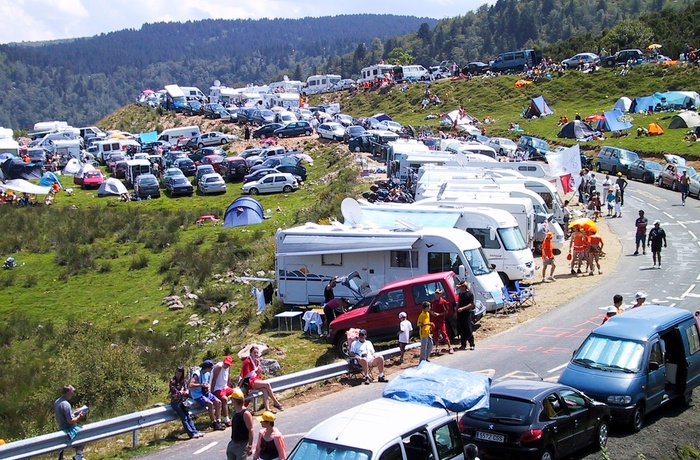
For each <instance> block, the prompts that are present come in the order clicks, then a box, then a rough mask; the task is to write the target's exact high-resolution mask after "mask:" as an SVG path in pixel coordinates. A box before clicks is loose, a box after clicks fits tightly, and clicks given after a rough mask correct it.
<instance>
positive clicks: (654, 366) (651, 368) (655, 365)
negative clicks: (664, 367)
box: [649, 361, 660, 372]
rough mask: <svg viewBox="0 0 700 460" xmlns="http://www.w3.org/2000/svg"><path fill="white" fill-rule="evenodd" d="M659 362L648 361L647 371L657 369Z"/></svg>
mask: <svg viewBox="0 0 700 460" xmlns="http://www.w3.org/2000/svg"><path fill="white" fill-rule="evenodd" d="M659 367H660V366H659V363H657V362H656V361H650V362H649V372H654V371H658V370H659Z"/></svg>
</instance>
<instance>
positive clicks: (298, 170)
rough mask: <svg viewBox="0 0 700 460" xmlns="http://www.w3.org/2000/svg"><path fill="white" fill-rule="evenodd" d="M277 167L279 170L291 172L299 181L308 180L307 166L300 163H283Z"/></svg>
mask: <svg viewBox="0 0 700 460" xmlns="http://www.w3.org/2000/svg"><path fill="white" fill-rule="evenodd" d="M275 169H276V170H277V171H279V172H283V173H289V174H291V175H292V176H294V178H295V179H296V180H297V182H298V181H299V180H301V181H305V180H306V176H307V173H306V168H305V167H303V166H302V165H300V164H298V165H296V166H295V165H285V164H281V165H279V166H277V167H275Z"/></svg>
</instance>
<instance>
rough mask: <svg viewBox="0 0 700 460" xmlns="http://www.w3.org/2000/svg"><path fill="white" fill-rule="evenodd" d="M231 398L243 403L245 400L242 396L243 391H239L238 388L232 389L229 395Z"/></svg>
mask: <svg viewBox="0 0 700 460" xmlns="http://www.w3.org/2000/svg"><path fill="white" fill-rule="evenodd" d="M231 397H232V398H233V399H240V400H241V401H243V400H244V399H245V395H244V394H243V390H241V389H240V388H234V389H233V393H231Z"/></svg>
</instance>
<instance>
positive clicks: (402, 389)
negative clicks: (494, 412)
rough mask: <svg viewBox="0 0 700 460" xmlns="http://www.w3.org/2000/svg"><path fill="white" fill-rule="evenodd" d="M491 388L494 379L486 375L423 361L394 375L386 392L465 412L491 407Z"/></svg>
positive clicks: (385, 394) (387, 396)
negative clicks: (396, 375)
mask: <svg viewBox="0 0 700 460" xmlns="http://www.w3.org/2000/svg"><path fill="white" fill-rule="evenodd" d="M490 388H491V379H490V378H489V377H487V376H486V375H483V374H474V373H471V372H467V371H463V370H460V369H452V368H449V367H443V366H440V365H438V364H433V363H430V362H427V361H422V362H421V363H420V364H419V365H418V367H415V368H411V369H407V370H405V371H403V372H402V373H401V374H399V376H398V377H395V378H394V379H392V380H391V381H390V382H389V383H388V384H387V386H386V387H385V388H384V393H383V394H382V396H384V397H385V398H390V399H394V400H396V401H405V402H412V403H417V404H423V405H426V406H432V407H442V408H445V409H447V410H450V411H452V412H465V411H471V410H476V409H481V408H482V407H486V408H488V407H489V389H490Z"/></svg>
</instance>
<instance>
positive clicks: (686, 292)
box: [681, 284, 696, 298]
mask: <svg viewBox="0 0 700 460" xmlns="http://www.w3.org/2000/svg"><path fill="white" fill-rule="evenodd" d="M695 286H696V285H695V284H691V285H690V286H688V289H686V290H685V292H684V293H683V294H681V298H683V297H686V296H687V295H688V294H690V293H691V292H692V291H693V289H695Z"/></svg>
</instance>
